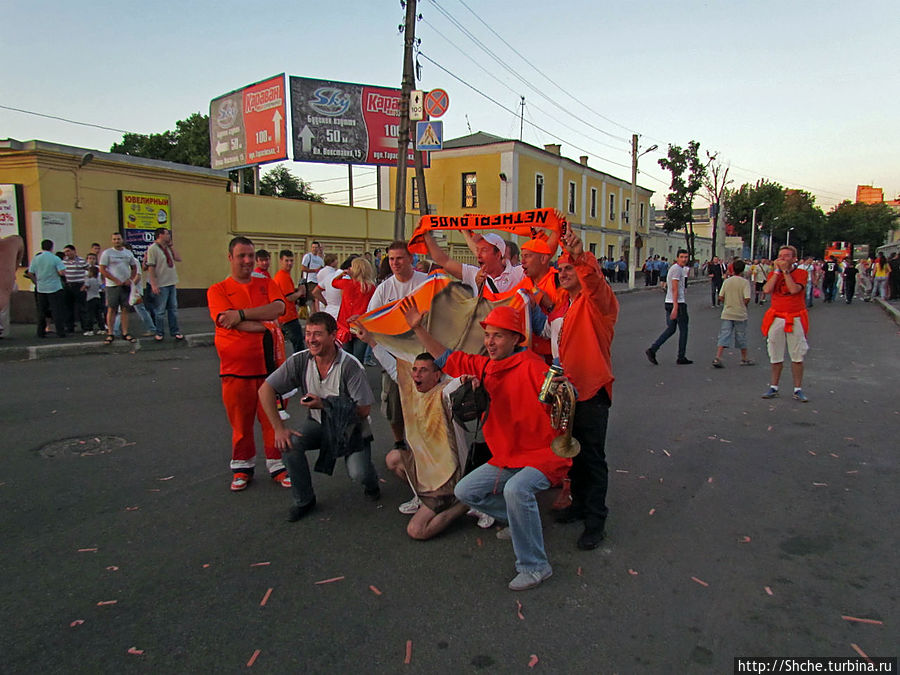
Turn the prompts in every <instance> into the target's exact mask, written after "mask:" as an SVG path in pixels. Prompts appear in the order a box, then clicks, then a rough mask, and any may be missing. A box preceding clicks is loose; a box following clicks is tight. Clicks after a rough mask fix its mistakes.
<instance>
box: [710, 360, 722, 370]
mask: <svg viewBox="0 0 900 675" xmlns="http://www.w3.org/2000/svg"><path fill="white" fill-rule="evenodd" d="M712 365H713V368H724V367H725V364H724V363H722V360H721V359H713V363H712Z"/></svg>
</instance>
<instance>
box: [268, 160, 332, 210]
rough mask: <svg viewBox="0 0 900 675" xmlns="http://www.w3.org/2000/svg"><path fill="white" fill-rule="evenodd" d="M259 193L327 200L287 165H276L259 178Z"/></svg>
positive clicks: (272, 195) (307, 199) (288, 197)
mask: <svg viewBox="0 0 900 675" xmlns="http://www.w3.org/2000/svg"><path fill="white" fill-rule="evenodd" d="M259 194H261V195H268V196H270V197H282V198H284V199H304V200H306V201H310V202H322V201H325V200H324V199H323V198H322V195H318V194H316V193H315V192H313V191H312V188H311V187H310V185H309V183H307V182H306V181H305V180H303V179H302V178H298V177H297V176H295V175H294V174H292V173H291V171H290V169H288V168H287V167H286V166H276V167H275V168H274V169H272V170H271V171H269V172H268V173H266V174H265V175H264V176H263V177H262V178H260V179H259Z"/></svg>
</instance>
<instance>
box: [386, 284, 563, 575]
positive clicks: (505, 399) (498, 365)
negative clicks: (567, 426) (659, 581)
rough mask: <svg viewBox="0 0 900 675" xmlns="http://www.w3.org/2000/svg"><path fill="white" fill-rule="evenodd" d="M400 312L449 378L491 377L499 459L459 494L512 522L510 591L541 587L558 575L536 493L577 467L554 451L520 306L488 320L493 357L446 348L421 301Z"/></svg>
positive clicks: (540, 366)
mask: <svg viewBox="0 0 900 675" xmlns="http://www.w3.org/2000/svg"><path fill="white" fill-rule="evenodd" d="M400 307H401V310H402V311H403V313H404V315H405V316H406V321H407V323H408V324H409V326H410V328H412V329H413V330H414V331H415V333H416V337H417V338H418V339H419V341H420V342H421V343H422V344H423V345H424V346H425V349H427V350H428V352H429V353H430V354H431V355H432V356H434V357H435V360H436V362H437V364H438V365H439V366H440V367H441V368H443V370H444V372H446V373H447V374H448V375H451V376H460V375H464V374H468V375H474V376H476V377H479V378H480V377H482V376H483V381H482V383H481V384H482V386H484V387H485V389H486V391H487V393H488V394H489V396H490V399H491V402H490V408H489V409H488V413H487V417H486V419H485V422H484V427H483V429H484V440H485V442H486V443H487V444H488V447H489V448H490V449H491V455H492V456H491V459H490V460H488V463H487V464H483V465H482V466H480V467H478V468H477V469H475V470H474V471H472V472H471V473H470V474H468V475H467V476H465V477H464V478H463V479H462V480H461V481H460V482H459V483H458V484H457V486H456V490H455V493H456V496H457V498H458V499H459V500H460V501H461V502H463V503H465V504H468V505H469V506H472V507H474V508H476V509H478V510H480V511H483V512H484V513H487V514H488V515H491V516H494V517H495V518H497V519H499V520H504V521H506V522H508V523H509V532H510V535H511V538H512V544H513V549H514V550H515V553H516V571H517V572H518V574H517V575H516V577H515V578H514V579H513V580H512V581H511V582H509V588H510V589H511V590H514V591H524V590H526V589H529V588H534V587H535V586H537V585H538V584H540V583H541V582H542V581H544V579H547V578H548V577H549V576H550V575H551V574H553V569H552V568H551V567H550V562H549V561H548V560H547V553H546V551H545V550H544V534H543V531H542V530H541V514H540V511H539V510H538V504H537V499H536V497H535V495H536V493H538V492H540V491H542V490H546V489H547V488H549V487H550V486H551V485H552V484H553V483H559V482H561V481H562V479H563V478H565V476H566V473H567V472H568V470H569V467H570V466H571V465H572V461H571V460H570V459H565V458H562V457H557V456H556V455H555V454H554V453H553V451H552V450H551V449H550V442H551V441H552V440H553V438H554V436H556V432H555V431H554V430H553V427H552V426H551V425H550V415H549V412H548V410H549V408H548V407H547V406H545V405H544V404H542V403H541V402H540V401H538V392H539V390H540V388H541V384H542V383H543V380H544V375H545V374H546V372H547V366H546V364H545V363H544V360H543V359H542V358H540V357H539V356H537V355H536V354H535V353H534V352H532V351H531V350H529V349H525V348H523V347H520V346H519V343H520V342H522V340H523V338H524V332H525V331H524V323H523V321H522V316H521V314H520V313H519V312H518V311H517V310H515V309H513V308H512V307H495V308H494V309H493V310H491V313H490V314H488V315H487V317H485V320H484V321H482V322H481V326H482V328H484V346H485V349H486V350H487V354H488V355H487V356H482V355H479V354H465V353H463V352H461V351H450V350H448V349H447V348H446V347H444V346H443V345H442V344H441V343H440V342H438V341H437V340H436V339H435V338H434V337H433V336H432V335H431V334H430V333H429V332H428V331H427V330H426V329H425V327H424V326H422V315H421V313H420V312H419V310H418V308H417V307H416V303H415V300H414V299H413V298H406V299H404V300H403V301H402V302H401V305H400Z"/></svg>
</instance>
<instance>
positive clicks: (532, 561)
mask: <svg viewBox="0 0 900 675" xmlns="http://www.w3.org/2000/svg"><path fill="white" fill-rule="evenodd" d="M292 480H293V479H292ZM549 487H550V481H549V480H548V478H547V477H546V476H545V475H544V474H542V473H541V472H540V471H538V470H537V469H535V468H534V467H530V466H526V467H524V468H521V469H501V468H499V467H496V466H492V465H490V464H482V465H481V466H479V467H478V468H477V469H475V470H474V471H472V473H470V474H468V475H467V476H465V477H464V478H463V479H462V480H461V481H459V483H457V484H456V489H455V490H454V493H455V494H456V498H457V499H459V501H461V502H463V503H464V504H468V505H469V506H471V507H472V508H475V509H478V510H479V511H481V512H482V513H486V514H488V515H489V516H493V517H494V518H497V519H498V520H504V521H506V522H508V523H509V532H510V534H511V535H512V544H513V550H514V551H515V552H516V571H517V572H544V571H545V570H549V569H550V563H549V561H548V560H547V553H546V552H545V551H544V533H543V531H542V530H541V514H540V511H539V510H538V504H537V499H536V498H535V494H536V493H537V492H540V491H541V490H546V489H547V488H549Z"/></svg>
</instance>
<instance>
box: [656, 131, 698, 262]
mask: <svg viewBox="0 0 900 675" xmlns="http://www.w3.org/2000/svg"><path fill="white" fill-rule="evenodd" d="M699 151H700V143H698V142H697V141H691V142H690V143H688V145H687V148H681V147H680V146H677V145H672V144H671V143H670V144H669V151H668V154H667V156H666V157H664V158H662V159H660V160H659V165H660V166H661V167H662V168H663V169H665V170H666V171H668V172H669V173H671V174H672V182H671V184H670V185H669V194H668V195H667V196H666V222H665V225H664V229H665V230H666V232H674V231H676V230H682V229H683V230H684V239H685V243H686V244H687V250H688V254H689V255H690V259H691V260H694V212H693V203H694V197H695V196H696V195H697V192H699V190H700V188H701V187H703V181H704V179H705V178H706V165H705V164H703V163H702V162H701V161H700V158H699V156H698V155H699ZM685 174H686V175H685Z"/></svg>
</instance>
